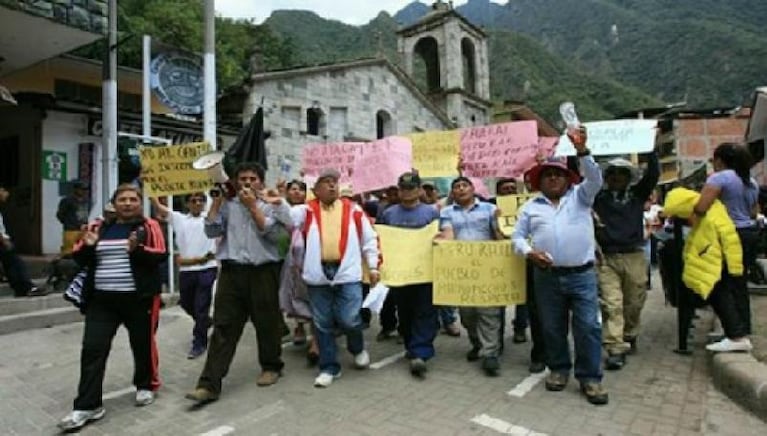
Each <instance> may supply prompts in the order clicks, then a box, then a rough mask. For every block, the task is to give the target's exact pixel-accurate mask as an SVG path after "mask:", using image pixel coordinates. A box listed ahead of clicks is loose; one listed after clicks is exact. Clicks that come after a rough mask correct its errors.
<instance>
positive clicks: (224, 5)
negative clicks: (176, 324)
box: [215, 0, 466, 25]
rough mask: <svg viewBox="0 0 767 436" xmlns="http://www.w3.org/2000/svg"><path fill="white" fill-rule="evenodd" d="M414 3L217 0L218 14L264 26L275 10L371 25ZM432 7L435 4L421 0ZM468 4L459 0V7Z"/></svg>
mask: <svg viewBox="0 0 767 436" xmlns="http://www.w3.org/2000/svg"><path fill="white" fill-rule="evenodd" d="M411 1H412V0H215V2H216V12H217V13H218V14H219V15H221V16H224V17H236V18H255V19H256V22H257V23H261V22H262V21H264V20H265V19H266V18H268V17H269V15H271V13H272V11H273V10H275V9H303V10H310V11H314V12H315V13H317V15H319V16H321V17H324V18H331V19H335V20H339V21H343V22H344V23H348V24H354V25H361V24H367V23H368V22H370V20H372V19H373V18H375V16H376V15H378V13H379V12H381V11H382V10H385V11H387V12H389V14H391V15H394V14H395V13H396V12H397V11H399V10H400V9H402V8H403V7H405V6H406V5H407V4H409V3H410V2H411ZM420 1H421V3H425V4H429V5H430V4H432V3H433V0H420ZM464 3H466V0H457V1H454V2H453V4H454V5H455V6H459V5H462V4H464Z"/></svg>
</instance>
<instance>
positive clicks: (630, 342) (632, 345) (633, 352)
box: [623, 338, 638, 354]
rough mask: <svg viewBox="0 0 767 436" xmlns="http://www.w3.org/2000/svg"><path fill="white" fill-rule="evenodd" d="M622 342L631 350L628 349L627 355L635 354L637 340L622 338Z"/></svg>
mask: <svg viewBox="0 0 767 436" xmlns="http://www.w3.org/2000/svg"><path fill="white" fill-rule="evenodd" d="M623 342H625V343H627V344H629V345H630V346H631V349H629V354H636V352H637V350H638V348H637V338H623Z"/></svg>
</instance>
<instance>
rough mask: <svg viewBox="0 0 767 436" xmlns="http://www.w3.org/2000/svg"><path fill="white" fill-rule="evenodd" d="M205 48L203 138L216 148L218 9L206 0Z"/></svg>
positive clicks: (211, 0)
mask: <svg viewBox="0 0 767 436" xmlns="http://www.w3.org/2000/svg"><path fill="white" fill-rule="evenodd" d="M204 19H205V50H204V54H203V75H204V85H203V86H204V88H205V90H204V94H203V96H204V100H203V121H202V123H203V138H204V139H205V141H207V142H208V144H210V149H211V150H216V149H217V148H218V144H216V9H215V7H214V1H213V0H205V18H204Z"/></svg>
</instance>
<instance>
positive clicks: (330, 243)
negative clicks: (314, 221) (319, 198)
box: [320, 199, 344, 262]
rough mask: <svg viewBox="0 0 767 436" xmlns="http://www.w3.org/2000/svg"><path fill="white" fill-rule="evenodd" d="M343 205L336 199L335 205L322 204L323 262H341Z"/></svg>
mask: <svg viewBox="0 0 767 436" xmlns="http://www.w3.org/2000/svg"><path fill="white" fill-rule="evenodd" d="M343 209H344V208H343V203H342V202H341V200H338V199H336V201H334V202H333V203H331V204H329V205H325V204H323V203H322V202H320V225H321V226H322V228H321V229H320V235H322V238H320V239H321V241H320V242H321V243H322V261H323V262H338V261H340V260H341V249H340V248H339V246H338V241H340V240H341V228H342V227H343Z"/></svg>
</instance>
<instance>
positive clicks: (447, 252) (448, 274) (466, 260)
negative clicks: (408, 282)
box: [434, 241, 527, 307]
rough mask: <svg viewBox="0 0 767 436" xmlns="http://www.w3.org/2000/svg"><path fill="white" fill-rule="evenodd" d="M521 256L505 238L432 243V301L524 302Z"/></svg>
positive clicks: (472, 303)
mask: <svg viewBox="0 0 767 436" xmlns="http://www.w3.org/2000/svg"><path fill="white" fill-rule="evenodd" d="M526 281H527V275H526V274H525V260H524V259H523V258H521V257H519V256H515V255H514V254H513V253H512V250H511V244H510V243H509V242H508V241H443V242H440V243H438V244H437V245H436V246H435V247H434V304H435V305H443V306H473V307H492V306H508V305H510V304H524V303H525V286H526Z"/></svg>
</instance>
